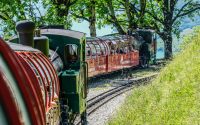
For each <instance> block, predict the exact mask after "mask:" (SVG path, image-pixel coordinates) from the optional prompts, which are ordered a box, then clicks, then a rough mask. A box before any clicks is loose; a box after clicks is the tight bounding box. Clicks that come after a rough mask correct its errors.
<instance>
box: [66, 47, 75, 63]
mask: <svg viewBox="0 0 200 125" xmlns="http://www.w3.org/2000/svg"><path fill="white" fill-rule="evenodd" d="M65 61H66V62H67V63H75V62H76V61H78V46H77V45H75V44H67V45H66V46H65Z"/></svg>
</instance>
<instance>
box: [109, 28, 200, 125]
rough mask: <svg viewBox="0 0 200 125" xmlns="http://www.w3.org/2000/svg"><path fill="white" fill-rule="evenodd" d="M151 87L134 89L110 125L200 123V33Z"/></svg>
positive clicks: (191, 36)
mask: <svg viewBox="0 0 200 125" xmlns="http://www.w3.org/2000/svg"><path fill="white" fill-rule="evenodd" d="M197 29H198V30H196V31H195V33H194V34H192V35H190V36H189V37H187V39H186V42H187V47H184V49H183V50H182V53H180V54H179V55H177V56H176V57H175V59H174V60H173V61H172V62H171V63H169V64H168V65H167V66H166V67H165V68H164V69H163V70H162V72H161V73H160V75H159V76H158V77H157V79H155V80H154V81H153V82H152V83H151V84H148V85H146V86H140V87H138V88H135V89H134V90H133V92H132V94H131V96H130V97H128V99H127V100H126V102H125V103H124V105H123V106H122V108H121V109H120V110H119V111H118V113H117V115H116V116H115V117H114V118H112V120H110V121H109V123H108V124H109V125H135V124H150V125H160V124H164V125H165V124H167V125H171V124H173V125H179V124H184V125H194V124H199V123H200V119H199V118H200V113H199V112H200V98H199V95H200V85H199V84H200V83H199V81H200V77H199V74H200V65H199V64H200V58H199V52H200V43H199V41H200V36H199V34H200V29H199V28H197Z"/></svg>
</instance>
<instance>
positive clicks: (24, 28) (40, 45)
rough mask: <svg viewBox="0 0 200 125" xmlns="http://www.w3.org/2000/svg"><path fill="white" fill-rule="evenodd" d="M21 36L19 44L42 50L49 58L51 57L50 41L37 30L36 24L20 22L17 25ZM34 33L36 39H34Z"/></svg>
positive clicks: (25, 21) (26, 21)
mask: <svg viewBox="0 0 200 125" xmlns="http://www.w3.org/2000/svg"><path fill="white" fill-rule="evenodd" d="M16 30H17V32H18V35H19V44H22V45H26V46H30V47H33V48H36V49H38V50H40V51H41V52H42V53H43V54H44V55H46V56H47V57H48V56H49V39H48V38H47V37H46V36H41V34H40V30H39V29H37V30H35V23H34V22H32V21H28V20H23V21H19V22H17V24H16ZM34 33H35V34H36V37H34Z"/></svg>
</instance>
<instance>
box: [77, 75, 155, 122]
mask: <svg viewBox="0 0 200 125" xmlns="http://www.w3.org/2000/svg"><path fill="white" fill-rule="evenodd" d="M157 75H158V73H154V74H152V75H148V76H143V77H138V78H133V79H126V80H123V79H118V81H117V82H123V84H121V85H119V86H117V87H114V88H112V89H110V90H108V91H105V92H103V93H101V94H99V95H97V96H95V97H92V98H90V99H89V100H88V101H87V104H88V106H87V114H88V116H90V115H91V114H92V113H93V112H95V111H96V110H97V109H98V108H100V107H101V106H103V105H104V104H106V103H107V102H109V101H110V100H112V99H114V98H115V97H117V96H119V95H121V94H123V93H125V92H128V91H130V90H131V89H132V88H133V87H134V86H139V85H142V84H145V83H149V82H150V81H151V80H152V79H154V78H155V77H156V76H157ZM78 124H80V120H79V121H78V122H77V124H76V125H78Z"/></svg>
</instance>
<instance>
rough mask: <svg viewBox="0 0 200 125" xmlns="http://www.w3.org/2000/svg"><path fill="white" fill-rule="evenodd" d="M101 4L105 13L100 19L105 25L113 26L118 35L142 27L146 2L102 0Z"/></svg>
mask: <svg viewBox="0 0 200 125" xmlns="http://www.w3.org/2000/svg"><path fill="white" fill-rule="evenodd" d="M102 3H103V4H102V6H101V8H104V9H103V10H105V11H104V13H103V14H102V15H103V16H102V17H101V18H103V19H104V22H105V24H113V26H114V27H115V28H116V29H117V31H118V32H119V33H120V34H125V33H126V31H127V29H130V30H134V29H136V28H138V27H142V26H143V23H144V21H143V18H144V13H145V9H146V4H147V2H146V0H117V1H116V0H102Z"/></svg>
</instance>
